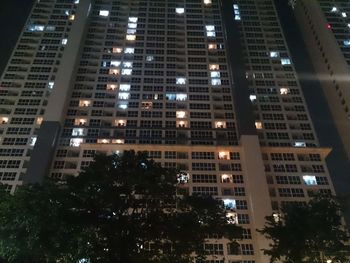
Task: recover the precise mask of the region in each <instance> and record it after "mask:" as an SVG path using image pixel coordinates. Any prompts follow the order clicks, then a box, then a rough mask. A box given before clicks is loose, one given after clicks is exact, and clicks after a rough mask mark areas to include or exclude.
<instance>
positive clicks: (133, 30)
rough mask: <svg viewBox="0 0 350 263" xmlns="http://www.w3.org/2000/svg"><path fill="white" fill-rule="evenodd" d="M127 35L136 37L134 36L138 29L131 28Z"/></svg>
mask: <svg viewBox="0 0 350 263" xmlns="http://www.w3.org/2000/svg"><path fill="white" fill-rule="evenodd" d="M126 33H127V34H129V35H134V34H135V33H136V29H132V28H131V29H130V28H129V29H128V30H127V31H126Z"/></svg>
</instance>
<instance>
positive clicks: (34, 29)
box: [28, 25, 45, 32]
mask: <svg viewBox="0 0 350 263" xmlns="http://www.w3.org/2000/svg"><path fill="white" fill-rule="evenodd" d="M44 29H45V26H44V25H29V26H28V31H32V32H38V31H44Z"/></svg>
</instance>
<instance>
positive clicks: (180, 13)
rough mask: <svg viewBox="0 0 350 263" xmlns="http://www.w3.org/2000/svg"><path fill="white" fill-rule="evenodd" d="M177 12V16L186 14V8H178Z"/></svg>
mask: <svg viewBox="0 0 350 263" xmlns="http://www.w3.org/2000/svg"><path fill="white" fill-rule="evenodd" d="M175 12H176V14H179V15H182V14H183V13H185V8H183V7H177V8H176V9H175Z"/></svg>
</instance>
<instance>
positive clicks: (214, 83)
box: [211, 79, 221, 86]
mask: <svg viewBox="0 0 350 263" xmlns="http://www.w3.org/2000/svg"><path fill="white" fill-rule="evenodd" d="M211 85H213V86H219V85H221V79H212V80H211Z"/></svg>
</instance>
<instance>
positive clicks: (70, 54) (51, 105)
mask: <svg viewBox="0 0 350 263" xmlns="http://www.w3.org/2000/svg"><path fill="white" fill-rule="evenodd" d="M90 6H91V1H90V0H86V1H81V3H80V4H79V6H78V9H77V13H76V20H75V21H74V25H73V26H72V30H71V32H70V34H69V39H68V43H67V47H66V48H65V50H64V53H63V57H62V60H61V65H60V67H59V69H58V73H57V77H56V80H55V84H54V89H53V91H52V93H51V95H50V98H49V101H48V106H47V108H46V112H45V115H44V121H43V123H42V125H41V127H40V130H39V133H38V137H37V141H36V144H35V147H34V149H33V152H32V154H31V158H30V162H29V165H28V169H27V173H26V176H25V178H24V183H40V182H41V181H42V180H43V178H44V177H45V176H46V175H47V173H48V171H49V168H50V165H51V161H52V157H53V154H54V150H55V148H56V145H57V142H58V139H59V133H60V129H61V125H62V122H63V120H64V117H65V111H66V104H67V99H68V98H69V96H70V93H71V85H72V81H73V80H74V76H75V71H76V70H75V69H76V64H77V62H78V59H79V57H80V46H81V43H82V41H83V38H84V35H85V27H86V24H87V20H88V15H89V10H90Z"/></svg>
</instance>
